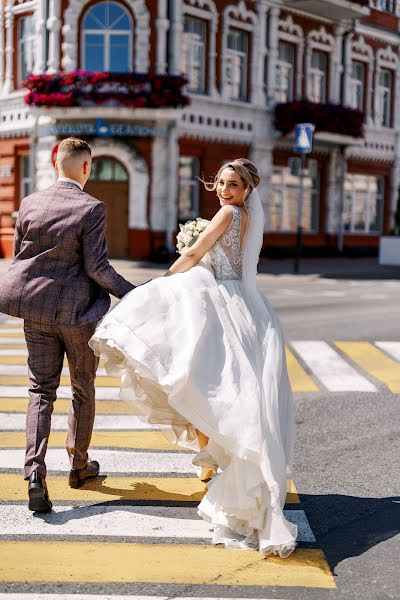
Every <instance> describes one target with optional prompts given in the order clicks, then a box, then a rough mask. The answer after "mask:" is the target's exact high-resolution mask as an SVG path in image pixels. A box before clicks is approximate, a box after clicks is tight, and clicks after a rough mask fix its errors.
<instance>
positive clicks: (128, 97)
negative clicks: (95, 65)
mask: <svg viewBox="0 0 400 600" xmlns="http://www.w3.org/2000/svg"><path fill="white" fill-rule="evenodd" d="M186 83H187V80H186V79H185V78H184V77H180V76H176V75H154V74H149V73H98V72H92V71H82V70H80V69H78V70H76V71H73V72H71V73H54V74H52V75H47V74H40V75H30V76H29V77H28V78H27V79H26V80H25V81H24V85H25V87H26V88H27V89H28V93H27V95H26V96H25V102H26V104H29V105H32V106H62V107H69V106H98V105H101V106H126V107H129V108H178V107H183V106H186V105H187V104H189V102H190V100H189V98H188V97H187V96H185V95H184V93H183V87H184V86H185V84H186Z"/></svg>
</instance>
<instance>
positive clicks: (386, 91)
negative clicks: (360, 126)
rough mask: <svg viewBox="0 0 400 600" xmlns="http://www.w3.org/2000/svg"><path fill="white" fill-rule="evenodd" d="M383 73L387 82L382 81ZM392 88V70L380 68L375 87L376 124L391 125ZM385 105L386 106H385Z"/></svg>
mask: <svg viewBox="0 0 400 600" xmlns="http://www.w3.org/2000/svg"><path fill="white" fill-rule="evenodd" d="M384 75H388V77H389V83H388V85H385V84H383V83H382V78H383V76H384ZM392 89H393V72H392V71H391V70H390V69H380V71H379V80H378V87H377V91H376V93H377V96H378V98H377V104H378V114H377V119H378V125H380V126H381V127H391V124H392ZM385 105H386V108H385Z"/></svg>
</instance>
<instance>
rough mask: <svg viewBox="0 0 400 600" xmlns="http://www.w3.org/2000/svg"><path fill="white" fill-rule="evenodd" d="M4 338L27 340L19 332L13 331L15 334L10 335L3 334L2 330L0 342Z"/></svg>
mask: <svg viewBox="0 0 400 600" xmlns="http://www.w3.org/2000/svg"><path fill="white" fill-rule="evenodd" d="M7 329H11V328H7ZM2 337H5V338H21V339H23V340H24V339H25V336H24V334H23V333H21V332H19V331H13V332H10V333H3V332H2V331H1V329H0V341H1V338H2Z"/></svg>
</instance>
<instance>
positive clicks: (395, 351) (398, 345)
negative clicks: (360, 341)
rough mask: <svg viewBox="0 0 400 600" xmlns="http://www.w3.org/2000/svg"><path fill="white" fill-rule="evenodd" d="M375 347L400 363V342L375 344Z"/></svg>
mask: <svg viewBox="0 0 400 600" xmlns="http://www.w3.org/2000/svg"><path fill="white" fill-rule="evenodd" d="M375 346H377V347H378V348H380V349H381V350H383V351H384V352H386V353H387V354H389V356H391V357H392V358H394V359H395V360H398V361H399V362H400V342H375Z"/></svg>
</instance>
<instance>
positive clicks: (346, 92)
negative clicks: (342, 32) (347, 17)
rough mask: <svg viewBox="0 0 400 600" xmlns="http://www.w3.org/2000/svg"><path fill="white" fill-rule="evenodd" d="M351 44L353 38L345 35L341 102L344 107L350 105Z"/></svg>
mask: <svg viewBox="0 0 400 600" xmlns="http://www.w3.org/2000/svg"><path fill="white" fill-rule="evenodd" d="M352 44H353V36H352V35H349V34H346V36H345V44H344V56H343V58H342V60H343V97H342V102H343V104H345V105H346V106H349V104H350V81H351V69H352V58H351V53H352V50H351V49H352Z"/></svg>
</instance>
